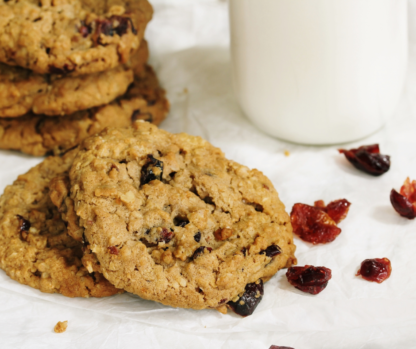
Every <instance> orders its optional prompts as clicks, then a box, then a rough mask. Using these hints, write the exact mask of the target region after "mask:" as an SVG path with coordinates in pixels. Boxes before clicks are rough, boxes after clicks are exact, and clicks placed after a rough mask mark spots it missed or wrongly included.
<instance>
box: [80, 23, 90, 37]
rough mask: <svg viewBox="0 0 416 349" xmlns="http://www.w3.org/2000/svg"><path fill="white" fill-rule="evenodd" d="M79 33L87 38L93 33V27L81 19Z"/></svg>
mask: <svg viewBox="0 0 416 349" xmlns="http://www.w3.org/2000/svg"><path fill="white" fill-rule="evenodd" d="M79 33H80V34H81V36H82V37H83V38H86V37H87V36H88V35H90V34H91V27H90V26H89V25H86V24H85V22H84V21H81V26H80V28H79Z"/></svg>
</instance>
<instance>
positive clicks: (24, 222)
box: [17, 215, 30, 231]
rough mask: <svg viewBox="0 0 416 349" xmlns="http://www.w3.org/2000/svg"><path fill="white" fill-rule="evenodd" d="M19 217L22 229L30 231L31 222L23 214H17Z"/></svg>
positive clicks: (20, 228)
mask: <svg viewBox="0 0 416 349" xmlns="http://www.w3.org/2000/svg"><path fill="white" fill-rule="evenodd" d="M17 218H19V223H20V227H19V230H20V231H29V229H30V222H29V221H28V220H27V219H24V218H23V217H22V216H20V215H17Z"/></svg>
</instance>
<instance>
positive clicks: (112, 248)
mask: <svg viewBox="0 0 416 349" xmlns="http://www.w3.org/2000/svg"><path fill="white" fill-rule="evenodd" d="M108 252H110V254H114V255H116V256H118V248H117V247H116V246H110V247H108Z"/></svg>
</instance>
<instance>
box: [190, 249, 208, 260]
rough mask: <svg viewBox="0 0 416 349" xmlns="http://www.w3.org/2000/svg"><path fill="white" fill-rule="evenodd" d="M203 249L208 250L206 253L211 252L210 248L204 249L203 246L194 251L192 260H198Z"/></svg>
mask: <svg viewBox="0 0 416 349" xmlns="http://www.w3.org/2000/svg"><path fill="white" fill-rule="evenodd" d="M205 249H207V250H208V252H211V251H212V248H211V247H205V246H201V247H198V248H197V249H196V250H195V252H194V254H193V255H192V259H196V258H198V257H199V256H201V255H202V254H203V253H204V250H205Z"/></svg>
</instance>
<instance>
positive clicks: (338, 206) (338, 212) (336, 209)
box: [315, 199, 351, 224]
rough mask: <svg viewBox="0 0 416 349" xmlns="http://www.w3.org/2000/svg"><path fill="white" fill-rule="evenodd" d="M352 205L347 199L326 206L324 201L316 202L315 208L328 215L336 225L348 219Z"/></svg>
mask: <svg viewBox="0 0 416 349" xmlns="http://www.w3.org/2000/svg"><path fill="white" fill-rule="evenodd" d="M350 206H351V203H350V202H349V201H348V200H346V199H340V200H335V201H332V202H330V203H329V204H328V205H326V206H325V203H324V202H323V201H322V200H319V201H315V207H317V208H319V209H321V210H322V211H324V212H326V213H328V215H329V217H331V218H332V219H333V220H334V222H335V223H336V224H339V223H340V222H341V221H342V220H343V219H345V218H346V217H347V214H348V211H349V209H350Z"/></svg>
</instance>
